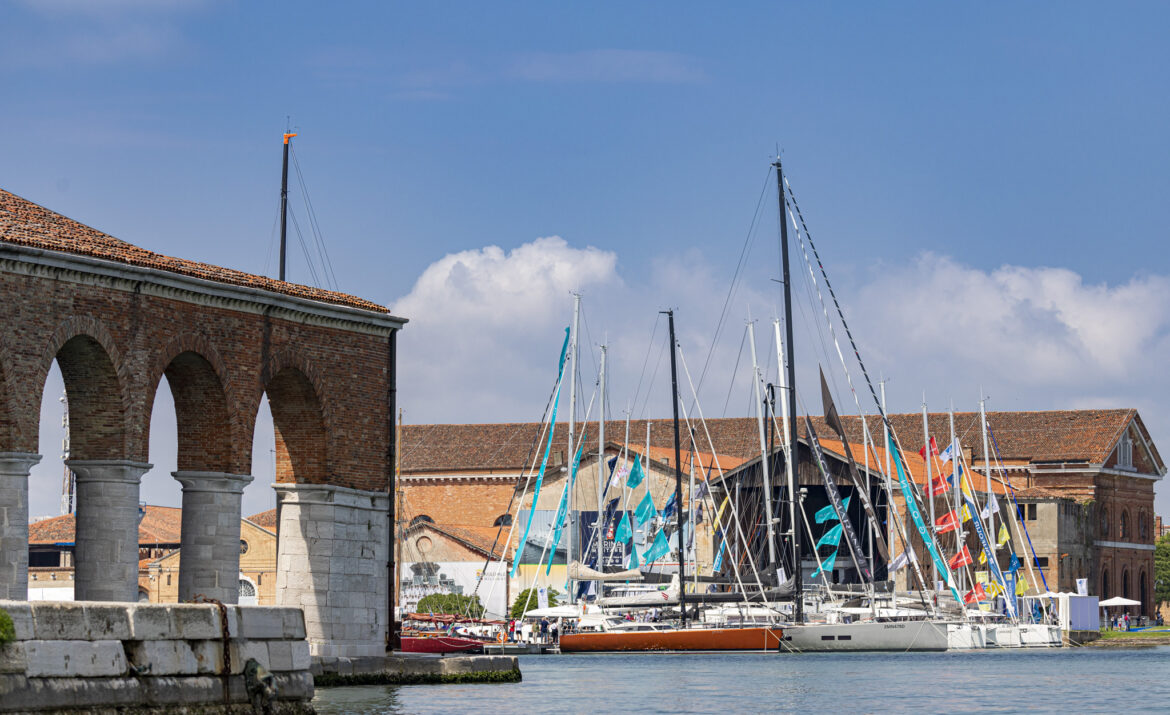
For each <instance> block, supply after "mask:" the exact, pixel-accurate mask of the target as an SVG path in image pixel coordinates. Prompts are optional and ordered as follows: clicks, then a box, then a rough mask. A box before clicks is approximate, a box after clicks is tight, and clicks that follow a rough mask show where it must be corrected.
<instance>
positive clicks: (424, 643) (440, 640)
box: [400, 636, 483, 654]
mask: <svg viewBox="0 0 1170 715" xmlns="http://www.w3.org/2000/svg"><path fill="white" fill-rule="evenodd" d="M401 641H402V647H401V648H400V650H401V651H402V652H403V653H439V654H445V653H482V652H483V642H481V641H477V640H471V639H470V638H455V637H451V636H426V637H414V636H403V637H402V639H401Z"/></svg>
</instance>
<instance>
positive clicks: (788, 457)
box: [772, 319, 800, 585]
mask: <svg viewBox="0 0 1170 715" xmlns="http://www.w3.org/2000/svg"><path fill="white" fill-rule="evenodd" d="M772 332H774V333H775V334H776V372H777V373H779V383H778V384H779V387H780V393H781V395H783V396H784V398H785V399H782V400H780V418H781V427H782V428H783V430H784V432H783V433H782V434H783V437H782V439H783V445H784V476H785V479H786V484H787V487H788V528H789V532H788V543H790V544H793V552H792V564H793V569H795V571H796V574H795V575H794V578H799V577H800V550H799V548H797V547H796V546H795V545H796V544H797V543H799V542H797V541H796V539H798V538H799V537H800V524H798V523H797V521H796V514H797V508H796V472H795V471H794V470H793V469H792V449H791V447H792V445H791V444H789V443H788V430H789V427H788V423H789V421H790V419H791V418H790V417H789V415H788V399H787V395H788V390H787V387H788V377H787V375H786V374H785V360H784V340H783V339H782V338H781V337H780V320H779V319H775V320H773V321H772ZM781 585H783V584H781Z"/></svg>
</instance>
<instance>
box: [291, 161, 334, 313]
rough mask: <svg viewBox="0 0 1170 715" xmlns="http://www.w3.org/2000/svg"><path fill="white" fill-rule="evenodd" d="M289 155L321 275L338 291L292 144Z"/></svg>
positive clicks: (330, 262) (319, 227)
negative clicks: (317, 256) (303, 202)
mask: <svg viewBox="0 0 1170 715" xmlns="http://www.w3.org/2000/svg"><path fill="white" fill-rule="evenodd" d="M289 153H290V154H291V155H292V159H293V167H294V168H295V169H296V175H297V182H298V183H299V184H300V186H301V194H302V195H303V196H304V199H305V209H306V212H307V213H308V218H309V227H310V229H311V230H312V232H313V238H314V240H315V242H316V248H317V253H318V255H319V257H320V261H321V274H322V275H323V276H324V277H325V279H326V283H327V284H328V287H330V288H332V289H333V290H337V287H338V286H339V285H340V284H339V283H338V281H337V274H336V273H334V272H333V261H332V260H330V258H329V251H328V250H327V249H326V247H325V236H324V234H323V233H322V232H321V224H320V223H319V222H318V221H317V212H316V210H315V209H314V208H313V200H312V198H310V196H309V187H308V185H307V184H305V177H304V175H303V174H302V173H301V162H300V159H298V158H297V152H296V149H294V148H293V146H292V144H290V145H289Z"/></svg>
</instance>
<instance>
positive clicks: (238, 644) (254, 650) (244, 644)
mask: <svg viewBox="0 0 1170 715" xmlns="http://www.w3.org/2000/svg"><path fill="white" fill-rule="evenodd" d="M230 653H231V656H232V675H236V674H238V673H242V672H244V664H245V663H247V662H248V659H249V658H255V659H256V662H257V663H259V664H260V665H262V666H264V667H265V668H268V667H269V666H268V644H267V643H265V642H264V641H248V640H233V641H232V642H231V645H230Z"/></svg>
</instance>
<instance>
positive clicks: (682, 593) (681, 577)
mask: <svg viewBox="0 0 1170 715" xmlns="http://www.w3.org/2000/svg"><path fill="white" fill-rule="evenodd" d="M666 320H667V325H668V326H669V327H670V391H671V392H670V395H671V403H672V407H673V409H674V513H675V521H676V523H677V527H678V584H679V586H678V610H679V617H680V625H681V627H682V628H683V629H684V630H685V629H686V627H687V570H686V549H685V548H684V545H683V533H682V528H683V512H682V465H681V464H680V463H679V462H680V460H681V459H682V448H681V446H680V444H679V439H678V368H677V367H676V362H675V360H676V358H675V352H676V350H675V342H674V311H673V310H668V311H666Z"/></svg>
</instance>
